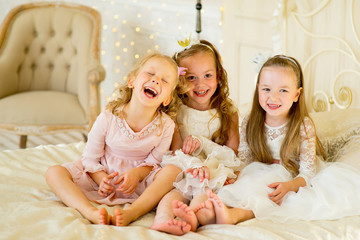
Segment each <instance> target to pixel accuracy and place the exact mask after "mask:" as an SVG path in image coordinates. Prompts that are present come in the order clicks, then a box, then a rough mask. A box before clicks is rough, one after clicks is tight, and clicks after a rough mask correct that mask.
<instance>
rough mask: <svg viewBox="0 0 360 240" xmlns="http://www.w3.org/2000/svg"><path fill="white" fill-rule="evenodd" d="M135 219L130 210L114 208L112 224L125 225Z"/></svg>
mask: <svg viewBox="0 0 360 240" xmlns="http://www.w3.org/2000/svg"><path fill="white" fill-rule="evenodd" d="M134 219H136V218H135V217H134V215H133V214H132V211H131V210H128V209H121V208H115V209H114V216H113V217H112V224H114V225H116V226H127V225H129V224H130V223H131V222H132V221H134Z"/></svg>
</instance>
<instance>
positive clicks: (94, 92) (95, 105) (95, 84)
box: [88, 64, 105, 131]
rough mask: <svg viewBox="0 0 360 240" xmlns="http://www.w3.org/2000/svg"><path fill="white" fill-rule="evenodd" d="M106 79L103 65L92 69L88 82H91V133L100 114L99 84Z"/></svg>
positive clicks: (89, 127)
mask: <svg viewBox="0 0 360 240" xmlns="http://www.w3.org/2000/svg"><path fill="white" fill-rule="evenodd" d="M104 79H105V69H104V67H103V66H102V65H100V64H99V65H96V66H94V67H92V68H90V71H89V74H88V80H89V82H90V109H89V110H90V111H89V112H90V116H89V117H90V118H89V126H88V130H89V131H90V129H91V127H92V125H93V124H94V122H95V120H96V118H97V116H98V115H99V114H100V111H101V109H100V89H99V84H100V83H101V82H102V81H103V80H104Z"/></svg>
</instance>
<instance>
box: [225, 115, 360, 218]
mask: <svg viewBox="0 0 360 240" xmlns="http://www.w3.org/2000/svg"><path fill="white" fill-rule="evenodd" d="M246 125H247V118H246V119H245V120H244V121H243V124H242V127H241V131H240V146H239V157H240V159H241V160H244V161H247V162H248V163H249V164H248V165H247V166H246V167H245V168H244V169H243V170H242V171H241V173H240V175H239V177H238V180H237V181H236V182H235V183H234V184H231V185H226V186H224V187H223V188H222V189H221V190H220V191H219V192H218V196H219V197H220V199H221V200H222V201H223V202H224V203H225V204H226V205H227V206H230V207H237V208H243V209H249V210H252V211H253V212H254V214H255V217H256V218H258V219H270V220H273V221H279V222H286V221H290V220H320V219H337V218H342V217H345V216H351V215H358V214H360V204H359V203H360V164H359V159H360V151H359V150H358V144H359V142H360V138H358V139H357V140H356V139H354V141H355V142H351V141H350V142H349V143H348V145H347V147H346V151H347V153H344V154H342V155H341V156H342V159H338V161H337V162H331V163H326V164H325V163H324V162H323V161H322V160H321V159H320V158H319V157H316V147H315V146H316V144H315V131H314V126H313V125H312V122H311V121H310V119H308V118H305V120H304V125H303V126H302V127H301V133H300V136H301V145H300V157H299V161H298V166H299V172H300V173H299V174H298V175H295V174H294V173H291V172H289V171H287V170H286V169H285V167H283V165H282V162H281V160H280V164H269V165H267V164H263V163H259V162H252V159H253V155H252V152H251V150H250V148H249V146H248V144H247V142H246V134H245V133H246V131H245V129H246ZM286 132H287V126H286V124H285V125H283V126H280V127H275V128H274V127H270V126H267V125H266V131H265V136H266V139H267V144H268V146H269V148H270V150H271V153H272V156H273V159H280V147H281V143H282V141H283V139H284V137H285V134H286ZM349 163H351V164H349ZM317 170H319V171H318V172H317ZM294 177H303V178H304V179H305V181H306V183H307V185H306V186H305V187H301V188H300V189H299V191H298V192H297V193H295V192H292V191H291V192H288V193H287V194H286V195H285V197H284V198H283V200H282V203H281V205H280V206H279V205H277V204H275V203H274V202H272V201H271V200H270V199H269V197H268V194H269V193H271V192H272V191H274V189H272V188H269V187H268V185H269V184H271V183H275V182H285V181H290V180H292V179H294Z"/></svg>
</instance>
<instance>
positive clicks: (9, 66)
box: [0, 3, 105, 148]
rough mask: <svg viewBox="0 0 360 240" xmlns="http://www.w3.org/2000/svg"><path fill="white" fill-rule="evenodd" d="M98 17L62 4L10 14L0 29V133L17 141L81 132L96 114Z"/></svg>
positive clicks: (100, 69) (24, 8) (101, 76)
mask: <svg viewBox="0 0 360 240" xmlns="http://www.w3.org/2000/svg"><path fill="white" fill-rule="evenodd" d="M100 31H101V17H100V14H99V13H98V12H97V11H96V10H94V9H92V8H89V7H86V6H82V5H74V4H65V3H31V4H25V5H21V6H19V7H16V8H15V9H13V10H11V11H10V12H9V13H8V15H7V17H6V18H5V19H4V21H3V22H2V26H1V29H0V130H2V131H7V132H12V133H14V134H17V135H19V136H20V147H21V148H25V147H26V140H27V136H28V135H41V134H51V133H54V132H56V131H67V130H71V131H74V130H76V131H81V132H82V133H83V135H84V137H85V138H86V136H87V131H88V130H89V129H90V128H91V126H92V124H93V122H94V121H95V119H96V117H97V115H98V114H99V112H100V97H99V84H100V82H101V81H102V80H104V78H105V71H104V68H103V67H102V66H101V64H100Z"/></svg>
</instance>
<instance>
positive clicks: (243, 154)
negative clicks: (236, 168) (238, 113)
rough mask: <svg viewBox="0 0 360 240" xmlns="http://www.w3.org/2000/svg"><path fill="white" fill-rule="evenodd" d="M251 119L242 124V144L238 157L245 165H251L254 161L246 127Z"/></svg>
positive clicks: (245, 119)
mask: <svg viewBox="0 0 360 240" xmlns="http://www.w3.org/2000/svg"><path fill="white" fill-rule="evenodd" d="M248 120H249V117H248V116H247V117H245V118H244V120H243V121H242V123H241V127H240V144H239V149H238V157H239V158H240V161H241V162H243V163H245V165H247V164H249V163H251V162H252V161H253V158H254V156H253V154H252V152H251V149H250V147H249V145H248V143H247V140H246V126H247V123H248Z"/></svg>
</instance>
